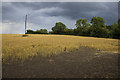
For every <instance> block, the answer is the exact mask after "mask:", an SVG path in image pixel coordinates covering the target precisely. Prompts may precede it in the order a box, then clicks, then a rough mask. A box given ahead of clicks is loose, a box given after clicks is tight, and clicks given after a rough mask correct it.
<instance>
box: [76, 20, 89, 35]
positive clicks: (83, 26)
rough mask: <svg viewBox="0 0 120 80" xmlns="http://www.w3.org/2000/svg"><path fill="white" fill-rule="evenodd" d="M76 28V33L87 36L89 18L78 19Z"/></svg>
mask: <svg viewBox="0 0 120 80" xmlns="http://www.w3.org/2000/svg"><path fill="white" fill-rule="evenodd" d="M75 25H76V27H77V28H76V29H74V32H75V34H76V35H81V36H87V35H88V29H89V27H90V24H89V23H88V20H87V19H79V20H77V21H76V24H75Z"/></svg>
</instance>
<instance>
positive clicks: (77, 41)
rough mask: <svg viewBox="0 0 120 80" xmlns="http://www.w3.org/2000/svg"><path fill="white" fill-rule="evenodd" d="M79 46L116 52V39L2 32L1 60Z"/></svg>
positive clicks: (47, 53) (29, 56)
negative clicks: (24, 34) (23, 34)
mask: <svg viewBox="0 0 120 80" xmlns="http://www.w3.org/2000/svg"><path fill="white" fill-rule="evenodd" d="M80 46H84V47H89V48H93V49H97V50H101V51H107V52H112V53H118V47H119V46H118V39H105V38H94V37H81V36H70V35H40V34H28V36H27V37H22V34H2V57H3V62H5V61H7V60H9V59H11V60H18V59H20V60H25V59H28V58H32V57H34V56H36V55H38V54H40V55H43V56H51V55H57V54H60V53H62V52H64V51H65V52H67V53H69V52H70V51H72V50H76V49H78V48H79V47H80Z"/></svg>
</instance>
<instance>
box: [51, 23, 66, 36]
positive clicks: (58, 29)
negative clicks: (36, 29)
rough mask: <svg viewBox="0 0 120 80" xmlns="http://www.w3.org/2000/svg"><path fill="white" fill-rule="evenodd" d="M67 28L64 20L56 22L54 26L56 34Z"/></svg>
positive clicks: (53, 29)
mask: <svg viewBox="0 0 120 80" xmlns="http://www.w3.org/2000/svg"><path fill="white" fill-rule="evenodd" d="M65 29H66V25H65V24H63V23H62V22H58V23H56V24H55V26H54V27H52V31H53V33H55V34H63V33H64V30H65Z"/></svg>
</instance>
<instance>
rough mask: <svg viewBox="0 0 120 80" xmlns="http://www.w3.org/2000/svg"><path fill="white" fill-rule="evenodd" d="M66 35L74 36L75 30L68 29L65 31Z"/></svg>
mask: <svg viewBox="0 0 120 80" xmlns="http://www.w3.org/2000/svg"><path fill="white" fill-rule="evenodd" d="M64 34H67V35H73V34H74V30H73V29H68V28H66V29H64Z"/></svg>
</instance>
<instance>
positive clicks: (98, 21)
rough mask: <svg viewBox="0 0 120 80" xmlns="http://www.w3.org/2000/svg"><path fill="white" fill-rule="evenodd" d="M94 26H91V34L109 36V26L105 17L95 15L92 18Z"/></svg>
mask: <svg viewBox="0 0 120 80" xmlns="http://www.w3.org/2000/svg"><path fill="white" fill-rule="evenodd" d="M91 24H92V26H91V27H90V36H93V37H107V36H108V34H107V31H108V30H107V28H106V26H105V24H104V19H103V18H101V17H93V18H92V19H91Z"/></svg>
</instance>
